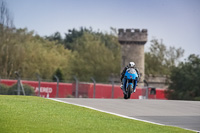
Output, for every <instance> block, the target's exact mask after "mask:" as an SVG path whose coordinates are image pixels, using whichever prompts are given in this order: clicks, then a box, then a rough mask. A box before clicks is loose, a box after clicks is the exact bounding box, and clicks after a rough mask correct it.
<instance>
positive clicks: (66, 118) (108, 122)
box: [0, 95, 192, 133]
mask: <svg viewBox="0 0 200 133" xmlns="http://www.w3.org/2000/svg"><path fill="white" fill-rule="evenodd" d="M0 132H1V133H7V132H8V133H12V132H15V133H18V132H20V133H36V132H37V133H55V132H58V133H68V132H69V133H73V132H75V133H93V132H94V133H123V132H126V133H129V132H130V133H134V132H135V133H190V132H192V131H188V130H185V129H181V128H177V127H170V126H159V125H155V124H150V123H145V122H141V121H136V120H131V119H126V118H122V117H118V116H115V115H110V114H107V113H102V112H99V111H95V110H91V109H87V108H84V107H78V106H75V105H69V104H66V103H61V102H56V101H52V100H49V99H44V98H40V97H33V96H5V95H0Z"/></svg>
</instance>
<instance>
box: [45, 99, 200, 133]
mask: <svg viewBox="0 0 200 133" xmlns="http://www.w3.org/2000/svg"><path fill="white" fill-rule="evenodd" d="M47 99H50V100H54V101H57V102H62V103H67V104H71V105H76V106H80V107H85V108H88V109H92V110H96V111H100V112H104V113H107V114H112V115H116V116H120V117H123V118H128V119H132V120H138V121H142V122H147V123H151V124H156V125H161V126H168V125H165V124H161V123H156V122H151V121H147V120H142V119H137V118H134V117H129V116H125V115H120V114H116V113H113V112H108V111H104V110H100V109H96V108H93V107H89V106H85V105H80V104H76V103H70V102H67V101H62V100H58V99H54V98H47ZM173 127H175V126H173ZM179 128H180V127H179ZM184 129H186V130H190V131H194V132H197V133H200V131H196V130H191V129H187V128H184Z"/></svg>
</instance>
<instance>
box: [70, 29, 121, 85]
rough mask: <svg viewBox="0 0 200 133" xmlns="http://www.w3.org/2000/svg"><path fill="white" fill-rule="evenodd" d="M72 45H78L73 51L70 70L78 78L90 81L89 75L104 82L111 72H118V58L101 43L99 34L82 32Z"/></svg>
mask: <svg viewBox="0 0 200 133" xmlns="http://www.w3.org/2000/svg"><path fill="white" fill-rule="evenodd" d="M113 42H114V41H113ZM115 43H116V44H118V42H115ZM73 45H77V46H78V47H76V48H75V49H76V50H75V51H73V53H74V58H73V60H72V63H71V64H72V66H73V67H72V72H73V74H75V75H76V76H78V78H79V79H80V80H82V81H90V77H94V78H95V79H96V80H97V81H98V82H104V81H107V80H108V77H109V76H110V75H111V74H112V73H113V74H116V73H117V74H118V73H119V71H120V63H119V62H120V58H118V57H115V55H114V54H113V52H112V50H111V49H109V48H107V47H106V46H105V43H102V41H101V37H100V36H98V35H95V34H90V33H87V32H84V33H83V36H81V37H80V38H78V39H76V40H75V41H74V42H73ZM118 56H119V57H120V54H118ZM116 60H117V61H118V63H116V62H117V61H116Z"/></svg>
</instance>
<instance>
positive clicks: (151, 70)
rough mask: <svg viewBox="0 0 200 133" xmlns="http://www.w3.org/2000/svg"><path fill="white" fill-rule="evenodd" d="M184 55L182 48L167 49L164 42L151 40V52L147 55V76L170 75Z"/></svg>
mask: <svg viewBox="0 0 200 133" xmlns="http://www.w3.org/2000/svg"><path fill="white" fill-rule="evenodd" d="M183 54H184V50H183V49H182V48H178V49H176V48H175V47H169V48H167V47H166V46H165V45H164V44H163V43H162V41H161V42H159V41H158V40H157V39H153V40H151V46H150V51H149V52H146V53H145V74H147V75H149V74H153V75H169V74H170V71H171V69H172V68H173V67H174V66H176V64H178V62H179V59H180V58H181V57H182V56H183Z"/></svg>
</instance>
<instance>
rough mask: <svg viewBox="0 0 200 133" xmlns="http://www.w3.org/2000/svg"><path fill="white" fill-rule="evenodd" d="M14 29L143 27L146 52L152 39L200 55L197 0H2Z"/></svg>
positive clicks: (38, 31) (42, 31) (199, 2)
mask: <svg viewBox="0 0 200 133" xmlns="http://www.w3.org/2000/svg"><path fill="white" fill-rule="evenodd" d="M5 1H6V3H7V7H8V9H9V11H10V14H11V17H12V18H13V20H14V25H15V27H16V28H27V29H28V30H29V31H32V30H34V31H35V33H36V34H39V35H40V36H49V35H52V34H53V33H55V32H57V31H58V32H60V33H61V34H62V35H63V37H64V33H68V30H69V29H73V28H76V29H79V28H80V27H86V28H89V27H92V29H93V30H95V31H98V30H99V31H102V32H107V33H109V32H110V31H111V30H110V27H113V28H116V29H119V28H123V29H127V28H131V29H147V30H148V42H147V43H146V44H145V51H148V49H149V47H150V44H151V42H150V41H151V40H152V39H154V38H156V39H158V40H161V39H162V41H163V43H164V44H165V45H166V46H167V47H170V46H174V47H175V48H179V47H181V48H182V49H184V50H185V53H184V57H183V58H182V59H185V58H187V57H188V56H189V55H190V54H196V55H200V0H5Z"/></svg>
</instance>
